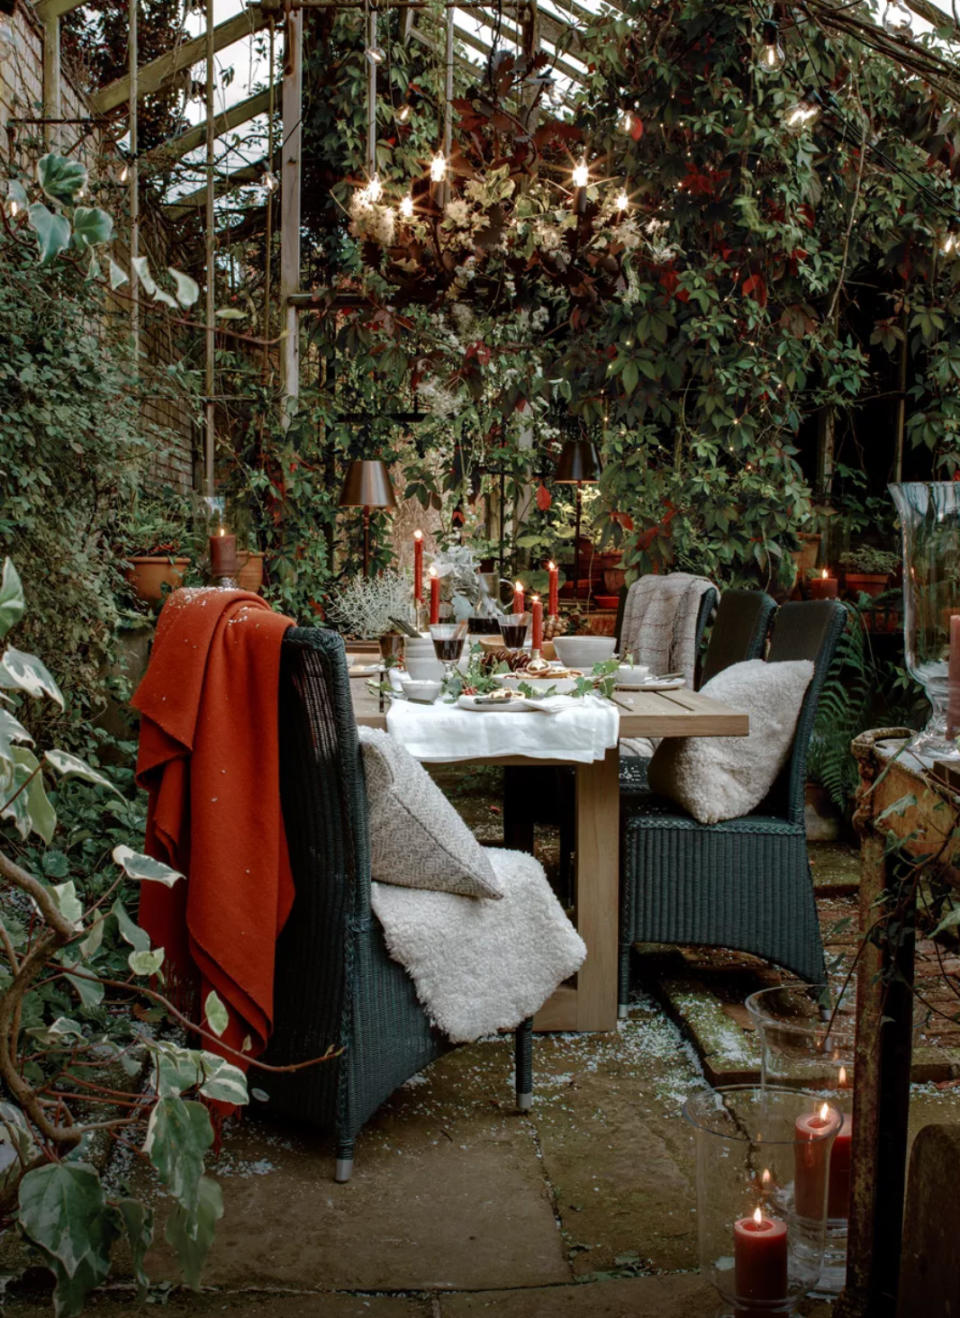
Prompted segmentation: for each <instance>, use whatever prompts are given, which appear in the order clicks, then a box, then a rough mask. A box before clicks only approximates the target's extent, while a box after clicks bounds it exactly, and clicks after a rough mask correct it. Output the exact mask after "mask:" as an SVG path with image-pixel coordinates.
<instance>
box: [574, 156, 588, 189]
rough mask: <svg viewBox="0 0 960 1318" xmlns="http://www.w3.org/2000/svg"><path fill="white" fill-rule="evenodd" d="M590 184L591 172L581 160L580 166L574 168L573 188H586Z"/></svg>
mask: <svg viewBox="0 0 960 1318" xmlns="http://www.w3.org/2000/svg"><path fill="white" fill-rule="evenodd" d="M589 182H590V170H589V168H588V166H587V162H586V161H585V160H581V161H580V163H579V165H574V168H573V186H574V187H575V188H585V187H586V186H587V184H588V183H589Z"/></svg>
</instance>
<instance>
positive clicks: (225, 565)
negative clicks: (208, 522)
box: [210, 528, 237, 577]
mask: <svg viewBox="0 0 960 1318" xmlns="http://www.w3.org/2000/svg"><path fill="white" fill-rule="evenodd" d="M236 574H237V537H236V536H235V535H227V533H226V531H224V530H223V529H222V528H221V530H220V534H219V535H212V536H211V537H210V575H211V576H212V577H233V576H236Z"/></svg>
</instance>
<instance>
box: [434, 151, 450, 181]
mask: <svg viewBox="0 0 960 1318" xmlns="http://www.w3.org/2000/svg"><path fill="white" fill-rule="evenodd" d="M430 177H431V179H432V180H433V181H434V183H442V182H443V180H444V179H445V178H446V177H447V158H446V156H445V155H444V154H443V152H442V151H438V152H437V154H436V155H435V156H434V157H433V159H432V160H431V161H430Z"/></svg>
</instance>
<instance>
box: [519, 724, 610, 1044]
mask: <svg viewBox="0 0 960 1318" xmlns="http://www.w3.org/2000/svg"><path fill="white" fill-rule="evenodd" d="M576 837H577V852H576V880H575V882H576V889H575V894H576V895H575V901H576V924H577V929H578V930H579V932H580V936H581V938H582V939H583V941H584V942H585V943H586V945H587V959H586V961H584V963H583V965H582V966H581V968H580V970H579V972H578V974H577V987H576V991H575V993H574V992H571V990H569V989H563V988H561V989H560V990H558V992H557V994H555V995H554V997H553V998H551V999H550V1001H549V1002H548V1003H546V1004H545V1006H544V1008H543V1009H542V1011H540V1012H538V1013H537V1016H536V1017H535V1019H534V1029H540V1030H615V1029H616V1028H617V947H618V937H617V924H618V919H619V910H620V903H619V894H620V781H619V751H618V749H617V747H615V746H614V747H613V748H612V749H610V750H608V751H607V753H606V755H605V756H604V758H603V759H602V760H596V761H594V762H593V763H592V764H579V765H577V802H576Z"/></svg>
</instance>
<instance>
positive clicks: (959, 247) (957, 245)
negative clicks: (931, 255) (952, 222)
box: [940, 233, 960, 256]
mask: <svg viewBox="0 0 960 1318" xmlns="http://www.w3.org/2000/svg"><path fill="white" fill-rule="evenodd" d="M940 252H941V254H942V255H943V256H953V255H954V253H955V252H960V234H956V233H948V234H946V235H945V236H944V239H943V242H942V243H941V244H940Z"/></svg>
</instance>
